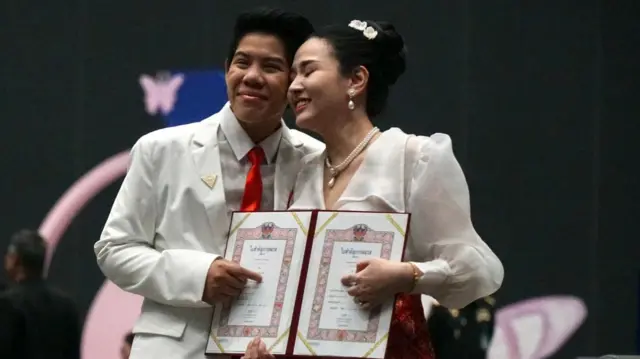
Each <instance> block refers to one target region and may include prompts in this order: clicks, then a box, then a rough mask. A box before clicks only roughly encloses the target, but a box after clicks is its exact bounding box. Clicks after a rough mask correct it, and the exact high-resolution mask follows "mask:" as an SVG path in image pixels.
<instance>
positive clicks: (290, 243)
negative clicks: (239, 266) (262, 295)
mask: <svg viewBox="0 0 640 359" xmlns="http://www.w3.org/2000/svg"><path fill="white" fill-rule="evenodd" d="M297 231H298V229H297V228H279V227H277V226H276V225H275V224H274V223H273V222H265V223H262V224H261V225H260V226H258V227H256V228H251V229H244V228H243V229H238V233H237V235H236V242H235V247H234V249H233V257H232V261H233V262H236V263H240V259H241V258H242V251H243V248H244V244H245V241H250V240H269V241H279V240H281V241H286V244H285V251H284V257H283V260H282V264H281V267H280V277H279V278H278V287H277V289H276V298H275V301H274V303H273V308H272V311H271V313H272V314H271V322H270V323H269V324H270V325H269V326H246V325H229V315H230V312H231V307H230V306H228V305H227V306H225V307H223V309H222V311H221V313H220V321H219V324H220V326H219V328H218V332H217V336H219V337H230V338H243V337H245V338H246V337H255V336H260V337H263V338H275V337H277V336H278V328H279V326H280V317H281V314H282V305H283V303H284V298H285V294H286V291H287V283H288V280H289V271H290V267H291V260H292V256H293V250H294V246H295V243H296V236H297Z"/></svg>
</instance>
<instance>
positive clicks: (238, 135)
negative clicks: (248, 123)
mask: <svg viewBox="0 0 640 359" xmlns="http://www.w3.org/2000/svg"><path fill="white" fill-rule="evenodd" d="M223 111H224V116H222V119H221V120H220V129H221V130H222V133H223V135H224V137H225V139H226V140H227V142H229V146H231V150H232V151H233V154H234V155H235V156H236V159H237V160H238V161H241V160H242V159H243V158H245V157H246V156H247V154H248V153H249V151H250V150H251V149H252V148H253V147H255V144H254V143H253V141H252V140H251V138H249V135H247V133H246V132H245V131H244V129H243V128H242V126H240V123H239V122H238V119H237V118H236V116H235V115H234V114H233V112H232V111H231V107H230V106H229V104H227V105H226V106H225V108H224V109H223ZM283 127H284V124H282V125H281V126H280V127H279V128H278V129H277V130H276V131H275V132H274V133H272V134H271V135H269V137H267V138H265V139H264V140H263V141H262V142H260V143H259V145H260V147H262V150H263V151H264V153H265V157H266V160H267V164H271V163H273V162H274V161H275V158H276V154H277V153H278V148H279V147H280V139H281V138H282V131H283Z"/></svg>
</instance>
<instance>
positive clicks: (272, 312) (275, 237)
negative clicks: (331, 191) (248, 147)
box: [206, 212, 312, 354]
mask: <svg viewBox="0 0 640 359" xmlns="http://www.w3.org/2000/svg"><path fill="white" fill-rule="evenodd" d="M311 215H312V212H268V213H265V212H253V213H242V212H235V213H234V214H233V217H232V220H231V230H230V235H229V240H228V242H227V250H226V253H225V258H226V259H228V260H231V261H234V262H236V263H239V264H240V265H241V266H243V267H245V268H247V269H250V270H252V271H255V272H258V273H260V274H261V275H262V283H259V284H258V283H255V282H252V281H249V284H248V285H247V287H246V288H245V290H244V291H243V292H242V294H241V296H240V298H238V300H236V301H234V302H233V303H232V304H231V305H230V306H222V305H218V306H216V307H215V310H214V314H213V322H212V326H211V335H210V337H209V342H208V344H207V350H206V352H207V353H244V352H245V350H246V348H247V345H248V344H249V342H250V341H251V340H253V338H255V337H256V336H260V337H261V338H262V340H263V341H264V342H265V343H266V345H267V347H268V348H270V350H271V352H272V353H282V354H284V353H285V350H286V347H287V343H288V342H287V338H288V337H287V335H288V333H289V328H290V326H291V320H292V317H293V310H294V304H295V297H296V294H297V293H296V289H297V288H298V283H299V280H300V271H301V269H302V264H303V260H304V251H305V248H306V244H307V229H308V226H309V223H310V222H311Z"/></svg>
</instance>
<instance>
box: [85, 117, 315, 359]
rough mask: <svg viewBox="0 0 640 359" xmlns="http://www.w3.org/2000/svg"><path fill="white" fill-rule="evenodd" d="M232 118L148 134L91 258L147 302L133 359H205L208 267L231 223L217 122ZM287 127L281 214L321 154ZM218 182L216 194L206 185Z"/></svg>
mask: <svg viewBox="0 0 640 359" xmlns="http://www.w3.org/2000/svg"><path fill="white" fill-rule="evenodd" d="M229 115H231V116H232V115H233V114H232V113H231V111H230V109H229V108H228V106H225V108H224V109H223V110H221V111H220V112H219V113H217V114H214V115H213V116H211V117H209V118H207V119H205V120H203V121H201V122H198V123H193V124H188V125H184V126H178V127H172V128H166V129H161V130H158V131H155V132H152V133H149V134H147V135H145V136H143V137H141V138H140V140H138V142H136V144H135V145H134V146H133V148H132V150H131V164H130V167H129V171H128V173H127V175H126V176H125V179H124V181H123V183H122V186H121V188H120V191H119V193H118V195H117V197H116V199H115V202H114V204H113V207H112V209H111V213H110V214H109V217H108V219H107V222H106V225H105V227H104V230H103V232H102V235H101V237H100V240H99V241H98V242H97V243H96V244H95V246H94V249H95V253H96V256H97V261H98V265H99V266H100V268H101V270H102V271H103V273H104V274H105V275H106V277H107V278H108V279H109V280H111V281H112V282H114V283H115V284H116V285H118V286H119V287H120V288H122V289H123V290H126V291H128V292H131V293H134V294H138V295H141V296H143V297H144V298H145V299H144V302H143V305H142V310H141V315H140V318H139V319H138V321H137V323H136V325H135V327H134V328H133V332H134V333H136V339H135V340H134V344H133V348H132V353H131V358H132V359H139V358H150V359H151V358H153V359H161V358H172V359H178V358H179V359H187V358H188V359H191V358H194V359H195V358H198V359H202V358H204V349H205V346H206V342H207V338H208V334H209V325H210V322H211V316H212V308H211V306H210V305H208V304H207V303H204V302H203V301H202V294H203V291H204V284H205V279H206V274H207V271H208V269H209V266H210V265H211V262H212V261H213V260H214V259H215V258H217V257H218V256H220V255H223V252H224V250H225V246H226V234H227V232H228V228H229V220H230V219H229V216H228V212H227V207H226V204H225V194H224V183H222V173H221V166H220V157H219V156H220V155H219V150H218V143H217V131H218V127H219V122H220V119H221V118H222V116H229ZM283 126H284V128H283V132H282V139H281V141H280V147H279V149H278V155H277V159H276V173H275V179H274V181H275V183H274V194H275V195H274V197H275V198H274V207H275V209H276V210H278V209H286V206H287V201H288V199H289V194H290V192H291V190H292V188H293V185H294V182H295V178H296V173H297V172H298V171H299V170H300V167H301V164H302V162H301V159H302V157H303V156H305V155H307V154H310V153H313V152H317V151H322V150H323V148H324V145H323V144H322V143H321V142H319V141H317V140H315V139H313V138H312V137H310V136H307V135H305V134H303V133H301V132H298V131H295V130H291V129H288V128H286V126H285V125H284V123H283ZM203 178H206V180H203ZM214 179H215V185H213V187H212V188H210V186H209V185H207V183H206V182H209V184H211V183H212V180H214ZM113 315H118V314H117V313H113Z"/></svg>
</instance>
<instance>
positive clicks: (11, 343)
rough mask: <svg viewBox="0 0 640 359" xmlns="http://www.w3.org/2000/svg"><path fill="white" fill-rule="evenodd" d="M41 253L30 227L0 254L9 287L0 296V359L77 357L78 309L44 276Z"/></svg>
mask: <svg viewBox="0 0 640 359" xmlns="http://www.w3.org/2000/svg"><path fill="white" fill-rule="evenodd" d="M46 252H47V247H46V243H45V241H44V239H43V238H42V237H41V236H40V235H39V234H38V233H37V232H36V231H31V230H22V231H19V232H17V233H16V234H14V235H13V236H12V238H11V241H10V243H9V247H8V249H7V254H6V255H5V258H4V268H5V270H6V273H7V277H8V278H9V280H10V285H9V288H8V289H7V290H5V291H4V292H3V293H2V294H0V358H3V359H13V358H15V359H45V358H46V359H58V358H59V359H79V358H80V337H81V326H80V318H79V315H78V310H77V308H76V306H75V303H74V302H73V301H72V300H71V299H70V298H69V297H68V296H67V295H65V294H64V293H62V292H60V291H59V290H57V289H54V288H53V287H51V286H50V285H49V284H47V282H46V280H45V279H44V276H43V269H44V264H45V257H46Z"/></svg>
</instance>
